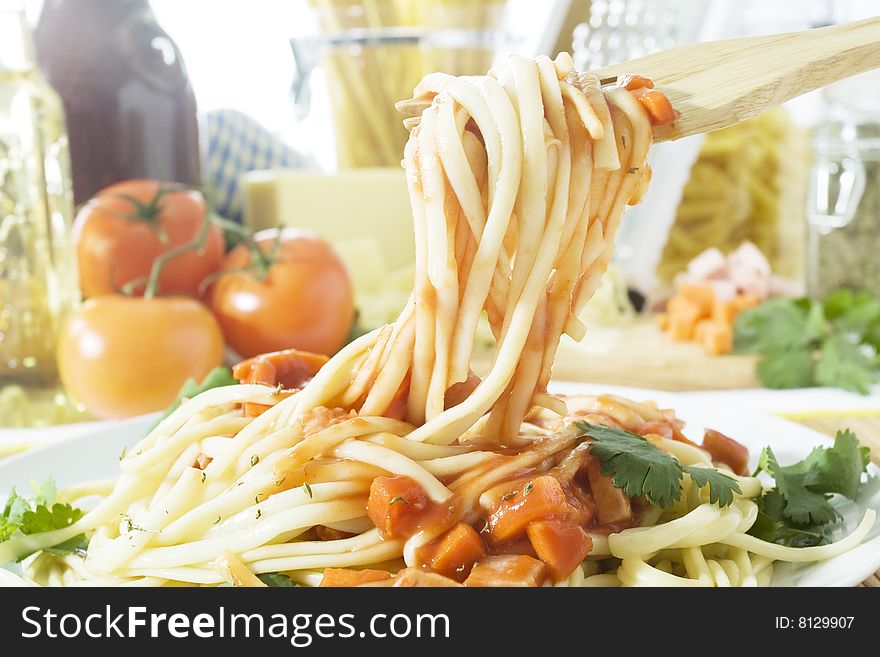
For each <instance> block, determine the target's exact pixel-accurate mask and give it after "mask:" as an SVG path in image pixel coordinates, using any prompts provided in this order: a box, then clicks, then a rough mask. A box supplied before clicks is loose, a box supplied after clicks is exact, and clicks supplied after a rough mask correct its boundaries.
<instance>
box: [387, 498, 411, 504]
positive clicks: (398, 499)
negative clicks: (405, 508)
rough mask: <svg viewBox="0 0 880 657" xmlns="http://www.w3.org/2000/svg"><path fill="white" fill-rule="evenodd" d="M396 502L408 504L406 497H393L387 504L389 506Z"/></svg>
mask: <svg viewBox="0 0 880 657" xmlns="http://www.w3.org/2000/svg"><path fill="white" fill-rule="evenodd" d="M398 502H403V503H404V504H409V500H408V499H406V498H405V497H395V498H394V499H393V500H391V501H390V502H389V503H388V506H391V505H392V504H397V503H398Z"/></svg>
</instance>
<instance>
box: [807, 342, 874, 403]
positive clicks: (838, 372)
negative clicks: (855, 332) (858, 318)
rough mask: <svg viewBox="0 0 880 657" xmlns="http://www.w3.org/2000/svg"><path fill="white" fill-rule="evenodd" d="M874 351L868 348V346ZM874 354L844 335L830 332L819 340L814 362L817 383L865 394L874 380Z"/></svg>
mask: <svg viewBox="0 0 880 657" xmlns="http://www.w3.org/2000/svg"><path fill="white" fill-rule="evenodd" d="M867 349H870V350H871V351H872V352H873V349H872V348H871V347H867ZM875 367H876V365H875V362H874V354H873V353H871V354H868V353H865V348H864V347H862V346H860V345H858V344H854V343H853V342H852V340H851V339H849V338H848V337H847V336H846V335H841V334H837V335H832V336H829V337H828V338H826V339H825V341H824V342H823V343H822V354H821V355H820V356H819V362H818V363H817V365H816V382H817V383H819V384H821V385H823V386H832V387H837V388H843V389H844V390H851V391H853V392H859V393H861V394H863V395H867V394H868V393H869V392H870V391H871V390H870V388H871V385H872V384H873V383H875V382H876V381H877V374H876V370H875Z"/></svg>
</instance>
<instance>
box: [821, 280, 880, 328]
mask: <svg viewBox="0 0 880 657" xmlns="http://www.w3.org/2000/svg"><path fill="white" fill-rule="evenodd" d="M824 310H825V316H826V317H828V319H829V320H830V321H831V322H832V323H834V324H835V325H836V326H838V327H840V328H842V329H845V330H849V331H856V332H858V333H864V332H865V330H866V329H867V328H868V327H869V326H871V325H872V324H874V323H876V322H877V321H880V300H877V299H876V298H874V296H873V295H871V294H870V293H869V292H853V291H852V290H846V289H843V290H836V291H834V292H832V293H831V294H829V295H828V296H827V297H826V298H825V304H824Z"/></svg>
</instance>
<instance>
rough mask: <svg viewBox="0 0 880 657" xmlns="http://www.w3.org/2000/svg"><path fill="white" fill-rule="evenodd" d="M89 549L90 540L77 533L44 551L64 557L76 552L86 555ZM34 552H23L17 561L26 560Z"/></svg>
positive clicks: (82, 555)
mask: <svg viewBox="0 0 880 657" xmlns="http://www.w3.org/2000/svg"><path fill="white" fill-rule="evenodd" d="M88 549H89V540H88V539H87V538H86V535H85V534H77V535H76V536H74V537H73V538H68V539H67V540H66V541H62V542H61V543H59V544H58V545H53V546H52V547H47V548H44V549H43V550H42V551H43V552H46V553H47V554H52V555H55V556H56V557H63V556H66V555H68V554H76V555H79V556H81V557H84V556H85V555H86V552H87V551H88ZM32 554H33V552H29V553H27V554H22V555H21V556H20V557H18V559H16V561H19V562H20V561H24V560H25V559H27V558H28V557H29V556H31V555H32Z"/></svg>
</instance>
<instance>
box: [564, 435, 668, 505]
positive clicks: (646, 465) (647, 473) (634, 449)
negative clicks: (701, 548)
mask: <svg viewBox="0 0 880 657" xmlns="http://www.w3.org/2000/svg"><path fill="white" fill-rule="evenodd" d="M577 426H578V428H580V429H581V430H583V431H584V432H585V434H586V435H587V436H589V437H590V438H592V439H593V442H592V444H591V445H590V453H591V454H595V455H596V456H597V457H598V458H599V460H600V461H602V474H603V475H605V476H610V477H612V481H613V483H614V485H615V486H616V487H617V488H622V489H623V492H624V493H626V494H627V495H628V496H629V497H638V496H639V495H644V496H645V497H646V498H647V499H648V501H649V502H650V503H651V504H653V505H655V506H660V507H666V506H671V505H672V504H674V503H675V502H677V501H678V500H679V498H680V497H681V479H682V470H681V465H680V464H679V463H678V461H676V460H675V459H674V458H672V457H671V456H669V455H668V454H666V453H665V452H663V451H662V450H660V449H659V448H657V447H656V446H655V445H653V444H651V443H649V442H648V441H647V440H645V439H644V438H642V437H640V436H637V435H635V434H632V433H630V432H629V431H624V430H623V429H615V428H612V427H602V426H596V425H591V424H588V423H586V422H579V423H578V425H577Z"/></svg>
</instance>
